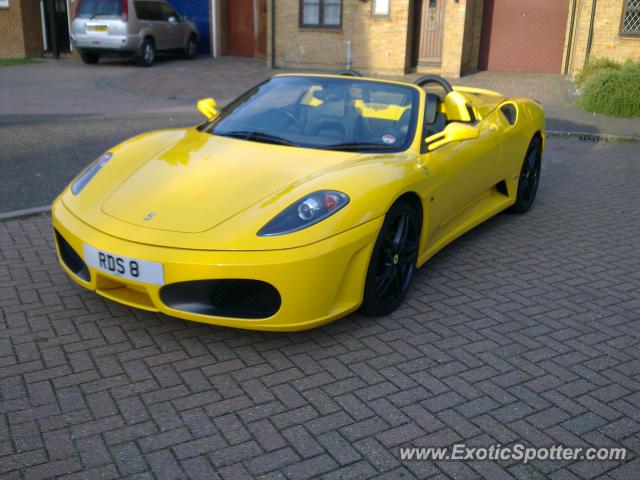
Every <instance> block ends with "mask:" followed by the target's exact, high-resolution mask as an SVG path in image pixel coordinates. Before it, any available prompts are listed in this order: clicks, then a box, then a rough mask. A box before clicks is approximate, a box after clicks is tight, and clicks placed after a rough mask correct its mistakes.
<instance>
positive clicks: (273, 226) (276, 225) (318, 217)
mask: <svg viewBox="0 0 640 480" xmlns="http://www.w3.org/2000/svg"><path fill="white" fill-rule="evenodd" d="M347 203H349V197H348V196H346V195H345V194H344V193H342V192H336V191H333V190H320V191H318V192H314V193H312V194H310V195H307V196H306V197H304V198H301V199H300V200H298V201H297V202H296V203H294V204H293V205H291V206H290V207H288V208H287V209H286V210H283V211H282V212H281V213H280V214H279V215H278V216H276V217H275V218H274V219H273V220H271V221H270V222H269V223H267V224H266V225H265V226H264V227H263V228H262V230H260V231H259V232H258V235H259V236H260V237H270V236H274V235H284V234H285V233H292V232H297V231H298V230H302V229H303V228H307V227H310V226H311V225H314V224H316V223H318V222H320V221H322V220H324V219H325V218H327V217H329V216H331V215H333V214H334V213H336V212H337V211H338V210H340V209H341V208H342V207H344V206H345V205H346V204H347Z"/></svg>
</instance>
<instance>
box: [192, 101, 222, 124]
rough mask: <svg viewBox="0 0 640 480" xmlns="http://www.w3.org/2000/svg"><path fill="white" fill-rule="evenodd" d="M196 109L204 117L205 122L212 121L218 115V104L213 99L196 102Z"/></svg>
mask: <svg viewBox="0 0 640 480" xmlns="http://www.w3.org/2000/svg"><path fill="white" fill-rule="evenodd" d="M197 107H198V111H199V112H200V113H201V114H202V115H204V116H205V117H206V118H207V120H213V119H214V118H216V117H217V116H218V115H219V114H220V109H219V108H218V104H217V103H216V101H215V100H214V99H213V98H203V99H202V100H198V103H197Z"/></svg>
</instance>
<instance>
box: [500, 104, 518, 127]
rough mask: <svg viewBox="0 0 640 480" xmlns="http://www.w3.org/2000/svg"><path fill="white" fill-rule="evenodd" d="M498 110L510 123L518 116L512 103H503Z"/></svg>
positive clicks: (513, 122) (514, 121) (513, 123)
mask: <svg viewBox="0 0 640 480" xmlns="http://www.w3.org/2000/svg"><path fill="white" fill-rule="evenodd" d="M500 111H501V112H502V113H503V114H504V116H505V118H506V119H507V121H508V122H509V123H510V124H511V125H515V123H516V119H517V118H518V110H517V109H516V106H515V105H514V104H513V103H505V104H504V105H502V106H501V107H500Z"/></svg>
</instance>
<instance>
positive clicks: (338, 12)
mask: <svg viewBox="0 0 640 480" xmlns="http://www.w3.org/2000/svg"><path fill="white" fill-rule="evenodd" d="M300 26H301V27H316V28H318V27H321V28H340V27H341V26H342V0H300Z"/></svg>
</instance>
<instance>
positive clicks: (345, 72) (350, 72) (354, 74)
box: [336, 69, 362, 77]
mask: <svg viewBox="0 0 640 480" xmlns="http://www.w3.org/2000/svg"><path fill="white" fill-rule="evenodd" d="M336 75H343V76H345V77H361V76H362V74H361V73H360V72H358V71H357V70H349V69H347V70H340V71H339V72H336Z"/></svg>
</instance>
